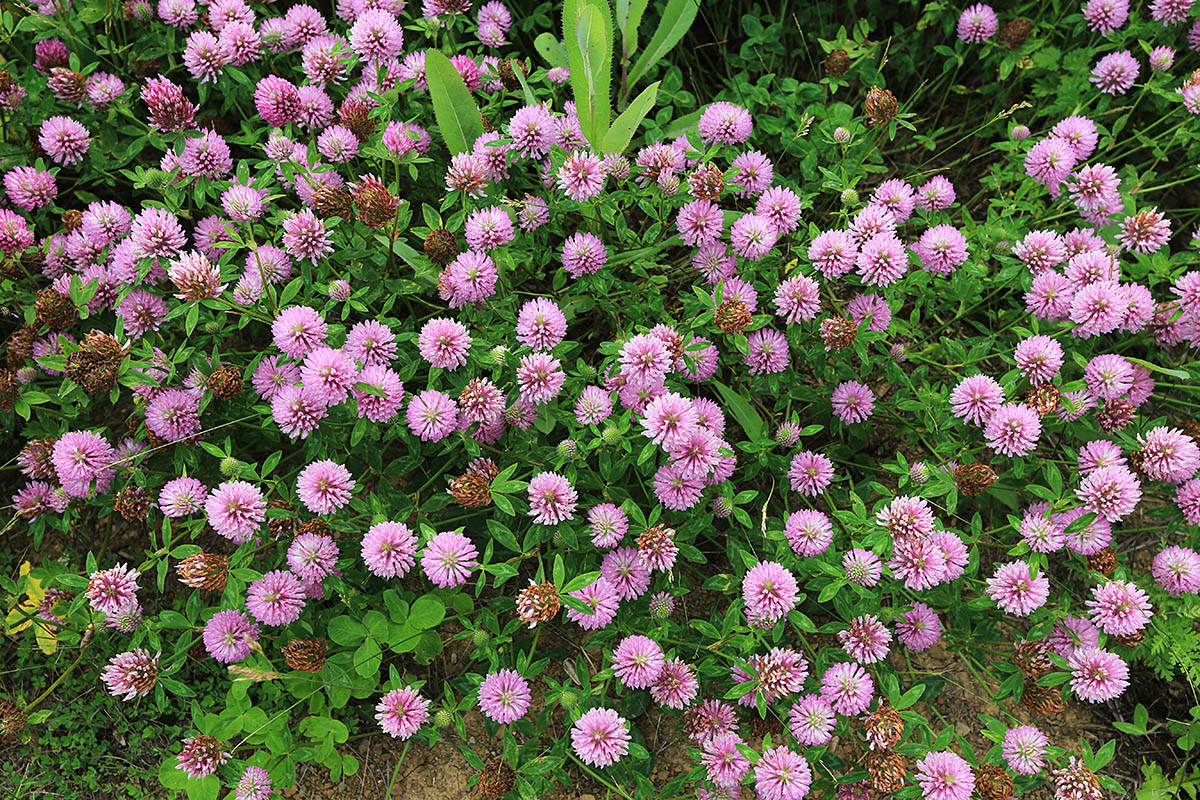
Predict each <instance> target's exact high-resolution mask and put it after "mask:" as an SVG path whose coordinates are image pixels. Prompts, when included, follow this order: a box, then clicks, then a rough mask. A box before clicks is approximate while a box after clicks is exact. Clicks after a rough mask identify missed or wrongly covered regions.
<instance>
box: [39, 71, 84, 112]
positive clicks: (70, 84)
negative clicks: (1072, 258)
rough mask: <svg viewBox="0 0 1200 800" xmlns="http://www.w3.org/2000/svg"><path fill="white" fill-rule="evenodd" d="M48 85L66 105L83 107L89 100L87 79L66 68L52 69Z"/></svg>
mask: <svg viewBox="0 0 1200 800" xmlns="http://www.w3.org/2000/svg"><path fill="white" fill-rule="evenodd" d="M46 85H47V86H48V87H49V88H50V91H52V92H54V96H55V97H57V98H58V99H59V100H62V101H63V102H64V103H70V104H72V105H74V106H82V105H83V104H84V101H86V100H87V88H86V87H87V78H86V77H84V76H83V75H81V74H80V73H78V72H75V71H73V70H69V69H67V68H66V67H53V68H51V70H50V78H49V79H48V80H47V81H46Z"/></svg>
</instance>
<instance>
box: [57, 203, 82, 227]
mask: <svg viewBox="0 0 1200 800" xmlns="http://www.w3.org/2000/svg"><path fill="white" fill-rule="evenodd" d="M81 225H83V212H82V211H80V210H79V209H78V208H70V209H67V210H66V211H64V212H63V215H62V227H63V233H74V232H75V231H77V230H79V228H80V226H81Z"/></svg>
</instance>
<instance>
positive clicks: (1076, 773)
mask: <svg viewBox="0 0 1200 800" xmlns="http://www.w3.org/2000/svg"><path fill="white" fill-rule="evenodd" d="M1050 775H1051V777H1053V778H1054V800H1100V799H1101V798H1102V797H1104V790H1103V789H1101V788H1100V779H1099V778H1097V777H1096V773H1094V772H1092V771H1091V770H1090V769H1088V768H1087V767H1085V766H1084V765H1083V764H1081V763H1079V760H1078V759H1077V758H1075V756H1071V759H1070V761H1068V762H1067V766H1065V767H1063V768H1062V769H1056V770H1053V771H1052V772H1051V773H1050Z"/></svg>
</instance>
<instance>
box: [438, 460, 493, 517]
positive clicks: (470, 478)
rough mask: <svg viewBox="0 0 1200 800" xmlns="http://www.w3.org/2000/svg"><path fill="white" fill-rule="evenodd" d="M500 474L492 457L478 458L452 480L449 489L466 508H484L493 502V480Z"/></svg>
mask: <svg viewBox="0 0 1200 800" xmlns="http://www.w3.org/2000/svg"><path fill="white" fill-rule="evenodd" d="M499 474H500V470H499V469H498V468H497V467H496V465H495V464H494V463H493V462H492V460H491V459H488V458H478V459H476V460H475V461H473V462H471V465H470V466H469V467H468V468H467V471H466V472H464V473H463V474H462V475H460V476H458V477H457V478H455V479H454V480H452V481H450V488H449V489H447V491H448V492H449V493H450V495H451V496H452V497H453V498H454V499H455V500H457V501H458V502H459V504H460V505H463V506H465V507H466V508H483V507H484V506H487V505H489V504H490V503H491V502H492V480H494V479H495V477H496V476H497V475H499Z"/></svg>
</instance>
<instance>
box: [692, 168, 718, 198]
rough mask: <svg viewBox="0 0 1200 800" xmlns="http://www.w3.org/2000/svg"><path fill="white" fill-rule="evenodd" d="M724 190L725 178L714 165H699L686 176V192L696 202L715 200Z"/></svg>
mask: <svg viewBox="0 0 1200 800" xmlns="http://www.w3.org/2000/svg"><path fill="white" fill-rule="evenodd" d="M724 190H725V176H724V174H722V172H721V169H720V167H718V166H717V165H716V164H712V163H708V164H701V165H700V166H698V167H696V169H695V170H694V171H693V172H692V174H691V175H688V191H689V192H691V194H692V196H693V197H695V198H696V199H698V200H716V199H717V198H718V197H720V196H721V192H723V191H724Z"/></svg>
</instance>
